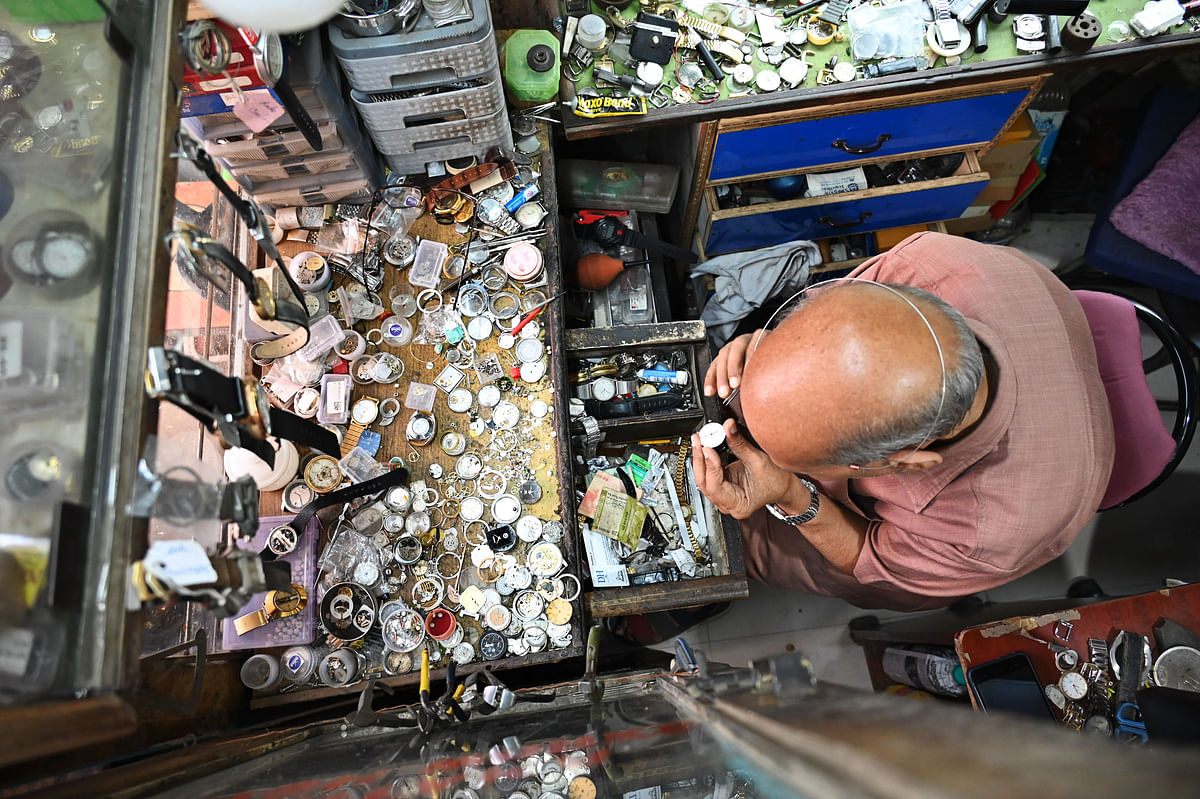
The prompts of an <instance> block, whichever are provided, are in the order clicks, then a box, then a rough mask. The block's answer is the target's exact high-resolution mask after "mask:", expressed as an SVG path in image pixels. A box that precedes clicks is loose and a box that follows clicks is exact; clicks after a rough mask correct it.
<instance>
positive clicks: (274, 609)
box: [233, 585, 308, 635]
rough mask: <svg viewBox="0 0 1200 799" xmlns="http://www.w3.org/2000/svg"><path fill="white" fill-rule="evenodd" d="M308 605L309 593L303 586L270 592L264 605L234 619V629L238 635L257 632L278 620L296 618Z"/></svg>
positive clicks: (293, 586)
mask: <svg viewBox="0 0 1200 799" xmlns="http://www.w3.org/2000/svg"><path fill="white" fill-rule="evenodd" d="M307 604H308V592H307V591H305V590H304V587H303V586H300V585H292V588H291V590H290V591H268V592H267V595H266V597H264V598H263V605H262V607H261V608H259V609H258V610H256V611H254V612H253V613H249V614H247V615H245V616H242V617H240V618H237V619H234V621H233V629H235V630H236V631H237V634H238V635H245V634H246V633H248V632H250V631H251V630H257V629H258V628H259V627H262V626H264V625H266V624H268V623H270V622H272V621H275V620H276V619H284V618H287V617H288V616H295V615H296V614H297V613H299V612H300V611H302V610H304V607H305V606H306V605H307Z"/></svg>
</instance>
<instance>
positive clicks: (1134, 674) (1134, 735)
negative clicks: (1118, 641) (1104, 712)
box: [1114, 631, 1148, 743]
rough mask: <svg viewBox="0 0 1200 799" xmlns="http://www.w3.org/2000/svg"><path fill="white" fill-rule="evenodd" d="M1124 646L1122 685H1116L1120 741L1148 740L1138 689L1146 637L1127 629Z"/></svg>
mask: <svg viewBox="0 0 1200 799" xmlns="http://www.w3.org/2000/svg"><path fill="white" fill-rule="evenodd" d="M1123 637H1124V639H1125V640H1124V645H1123V646H1122V647H1121V678H1120V679H1121V685H1120V688H1118V689H1117V698H1116V704H1117V710H1116V713H1115V714H1114V720H1115V722H1116V728H1117V729H1116V736H1117V740H1119V741H1133V740H1135V739H1136V740H1140V741H1141V742H1142V743H1145V742H1146V739H1147V737H1148V736H1147V734H1146V723H1145V722H1144V721H1142V710H1141V708H1140V707H1138V704H1137V691H1138V689H1139V688H1141V687H1142V679H1143V678H1142V675H1143V668H1142V667H1143V654H1142V649H1143V647H1144V646H1145V644H1146V639H1145V638H1144V637H1142V636H1141V635H1138V634H1137V633H1131V632H1129V631H1124V633H1123Z"/></svg>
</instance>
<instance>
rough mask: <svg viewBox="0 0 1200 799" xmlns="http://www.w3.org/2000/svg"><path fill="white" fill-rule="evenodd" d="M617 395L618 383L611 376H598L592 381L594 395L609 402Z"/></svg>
mask: <svg viewBox="0 0 1200 799" xmlns="http://www.w3.org/2000/svg"><path fill="white" fill-rule="evenodd" d="M616 395H617V384H616V383H615V382H613V379H612V378H610V377H597V378H596V379H595V380H593V381H592V397H593V398H595V399H598V400H600V401H601V402H607V401H608V400H610V399H612V398H613V397H615V396H616Z"/></svg>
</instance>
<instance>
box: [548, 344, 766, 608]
mask: <svg viewBox="0 0 1200 799" xmlns="http://www.w3.org/2000/svg"><path fill="white" fill-rule="evenodd" d="M565 343H566V347H567V358H568V363H571V364H574V363H576V362H577V361H578V360H579V359H583V358H603V357H608V356H612V355H615V354H617V353H619V352H629V353H632V354H637V353H638V352H645V351H654V352H659V351H672V350H684V351H685V352H686V356H687V368H688V369H689V370H690V371H691V373H692V375H693V378H695V379H693V380H692V381H691V385H690V386H689V387H688V389H687V390H688V391H689V392H690V394H691V395H692V397H693V400H694V401H693V405H692V407H691V408H690V409H688V410H678V411H665V412H660V413H656V414H652V415H648V416H641V417H630V418H624V419H608V420H600V421H599V425H600V431H601V434H602V435H603V437H604V438H603V443H602V444H601V449H602V450H603V449H604V448H605V446H606V445H607V446H610V447H611V446H613V445H616V446H623V445H625V444H630V443H633V442H637V441H644V440H646V439H653V440H665V439H675V438H677V437H683V439H684V440H687V437H688V436H689V435H690V434H691V433H692V432H693V431H695V430H697V429H698V428H699V427H700V426H701V425H702V424H703V423H704V420H705V419H706V418H707V419H719V418H720V408H719V405H718V403H717V401H716V400H714V399H712V398H702V397H701V396H700V394H699V391H698V387H697V384H698V382H699V381H700V380H702V379H703V375H704V374H705V372H706V371H707V370H708V365H709V362H710V360H711V357H710V354H709V346H708V337H707V331H706V329H705V326H704V323H703V322H701V321H683V322H660V323H652V324H642V325H627V326H624V327H611V328H587V329H579V330H568V331H567V333H566V342H565ZM660 446H661V447H662V448H663V449H664V451H666V450H667V449H674V445H660ZM577 454H578V453H577ZM571 460H572V465H573V466H574V467H575V468H576V469H579V468H582V467H581V466H580V463H579V462H577V461H576V460H575V459H571ZM577 477H582V475H577ZM579 482H580V481H578V480H577V481H576V487H577V489H578V488H579ZM702 504H703V505H704V517H705V519H706V520H707V528H708V530H709V544H708V548H707V549H708V553H709V555H710V558H711V563H712V565H713V574H712V575H711V576H707V577H697V578H691V579H681V580H674V581H668V582H652V583H646V584H642V585H630V586H626V587H609V588H599V589H593V588H588V587H585V593H584V603H585V606H586V607H587V610H588V613H589V614H590V615H591V616H592V617H593V618H600V617H606V616H623V615H628V614H635V613H650V612H654V611H663V610H673V609H676V608H686V607H696V606H699V605H706V604H709V603H712V602H724V601H728V600H732V599H744V598H745V597H747V596H749V585H748V583H747V582H746V573H745V572H746V568H745V563H744V561H743V558H742V545H741V538H740V537H739V534H738V528H737V523H736V522H735V521H734V520H733V519H731V518H729V517H728V516H722V515H721V514H720V512H718V511H717V510H716V508H715V507H713V506H712V505H711V504H710V503H709V502H708V500H707V499H705V500H702ZM581 535H582V534H581ZM577 546H578V548H579V550H580V551H582V550H583V548H584V547H583V543H582V540H581V541H580V542H579V544H578V545H577ZM588 571H589V570H588V568H587V567H586V566H584V567H583V568H581V569H580V573H581V575H583V576H585V586H586V575H587V574H588Z"/></svg>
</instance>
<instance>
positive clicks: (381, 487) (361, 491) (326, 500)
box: [262, 468, 408, 560]
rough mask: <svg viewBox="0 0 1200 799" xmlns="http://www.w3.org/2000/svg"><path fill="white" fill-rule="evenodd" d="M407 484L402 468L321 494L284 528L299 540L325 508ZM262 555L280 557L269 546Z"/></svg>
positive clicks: (268, 557)
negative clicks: (310, 523)
mask: <svg viewBox="0 0 1200 799" xmlns="http://www.w3.org/2000/svg"><path fill="white" fill-rule="evenodd" d="M407 482H408V469H404V468H400V469H393V470H392V471H390V472H388V473H387V474H384V475H380V476H379V477H375V478H373V479H371V480H367V481H366V482H363V483H355V484H354V485H352V486H346V487H345V488H340V489H338V490H337V491H331V492H329V493H328V494H321V495H319V496H317V498H316V499H314V500H313V501H312V502H310V503H308V504H307V505H305V506H304V507H303V508H301V509H300V512H299V513H297V514H296V516H295V518H293V519H292V520H291V521H290V522H288V523H287V524H286V525H284V526H285V527H290V528H291V529H292V531H293V532H294V533H295V534H296V537H297V538H299V537H300V536H302V535H304V531H305V530H307V529H308V523H309V522H311V521H312V519H313V517H314V516H316V515H317V512H318V511H320V510H322V509H323V508H329V507H332V506H334V505H339V504H345V503H347V502H349V501H351V500H353V499H358V498H359V497H366V496H370V495H371V494H378V493H379V492H381V491H387V490H388V489H389V488H391V487H393V486H398V485H401V484H403V483H407ZM262 555H263V558H264V560H268V559H273V558H275V557H278V556H277V555H276V554H275V553H274V552H272V551H271V549H270V547H269V546H268V547H267V548H266V549H264V550H263V551H262Z"/></svg>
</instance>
